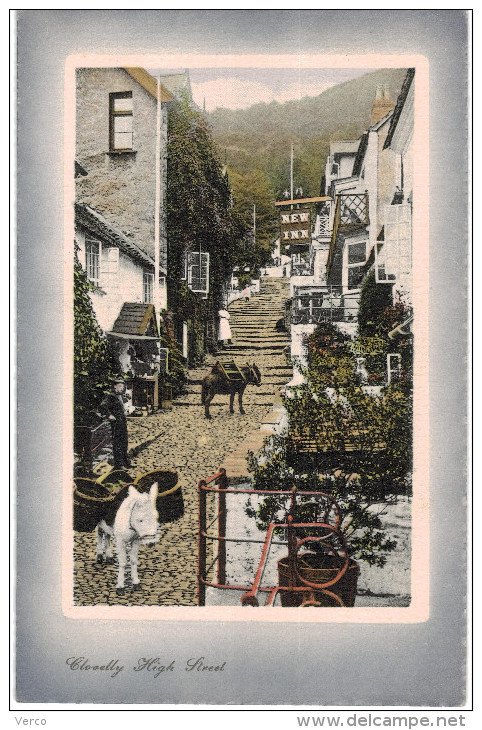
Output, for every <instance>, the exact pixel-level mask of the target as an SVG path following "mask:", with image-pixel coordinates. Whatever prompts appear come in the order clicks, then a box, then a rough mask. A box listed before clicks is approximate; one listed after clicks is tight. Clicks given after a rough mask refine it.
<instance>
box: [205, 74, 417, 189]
mask: <svg viewBox="0 0 482 730" xmlns="http://www.w3.org/2000/svg"><path fill="white" fill-rule="evenodd" d="M404 76H405V69H382V70H380V71H375V72H373V73H368V74H365V75H364V76H360V77H358V78H356V79H353V80H351V81H347V82H345V83H343V84H338V85H337V86H333V87H331V88H330V89H327V90H326V91H324V92H323V93H322V94H319V95H318V96H315V97H308V96H307V97H303V98H302V99H300V100H297V101H288V102H285V103H284V104H279V103H278V102H271V103H269V104H266V103H261V104H255V105H253V106H251V107H249V108H248V109H239V110H230V109H219V108H218V109H216V110H215V111H213V112H211V113H210V114H208V115H207V118H208V121H209V123H210V125H211V127H212V129H213V134H214V139H215V141H216V143H217V145H218V147H219V149H220V150H222V151H223V152H224V156H225V159H226V161H227V165H228V169H229V172H230V176H231V174H232V173H233V172H234V173H237V174H238V175H243V176H247V177H248V178H249V176H250V175H251V174H252V173H253V171H254V170H257V171H259V172H260V173H262V174H263V175H265V176H266V177H267V179H268V181H269V185H270V188H271V193H272V198H273V200H274V199H276V198H279V197H280V196H281V194H282V192H283V191H284V190H285V189H286V188H287V187H289V179H290V146H291V143H292V142H293V143H294V145H295V155H294V184H295V187H299V186H300V187H302V189H303V194H304V195H307V196H315V195H319V192H320V182H321V177H322V174H323V168H324V165H325V161H326V157H327V154H328V150H329V142H330V140H335V139H357V138H358V137H359V136H360V135H361V134H362V133H363V132H364V131H365V130H366V129H367V127H368V126H369V124H370V110H371V106H372V103H373V99H374V97H375V93H376V88H377V86H378V85H379V84H387V85H388V86H389V87H390V93H391V97H392V99H393V101H394V102H395V101H396V98H397V96H398V93H399V91H400V88H401V85H402V82H403V79H404Z"/></svg>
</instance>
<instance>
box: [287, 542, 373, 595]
mask: <svg viewBox="0 0 482 730" xmlns="http://www.w3.org/2000/svg"><path fill="white" fill-rule="evenodd" d="M319 561H320V557H319V556H318V555H317V554H316V553H302V554H301V555H299V556H298V564H297V565H298V572H299V574H300V575H301V576H302V577H303V578H305V579H306V580H309V581H310V582H311V583H327V582H328V581H331V580H333V579H334V578H335V577H336V576H337V574H338V573H339V571H340V570H341V568H342V566H343V561H342V560H341V559H340V558H338V557H336V556H334V555H324V556H323V565H322V567H319V565H320V563H319ZM359 572H360V569H359V567H358V565H357V563H355V561H354V560H352V559H351V558H350V560H349V563H348V568H347V571H346V573H344V575H342V576H341V578H340V580H338V581H337V582H336V583H333V584H332V585H331V586H327V588H326V590H327V591H331V593H334V594H335V595H337V596H339V597H340V598H341V600H342V601H343V605H344V606H350V607H353V606H354V605H355V597H356V587H357V582H358V574H359ZM278 578H279V585H280V586H288V585H289V578H290V567H289V561H288V557H285V558H281V560H279V561H278ZM303 585H305V584H304V583H302V581H301V580H300V579H299V578H298V577H297V576H296V586H303ZM306 588H309V586H306ZM313 591H314V594H315V599H316V601H318V602H319V603H320V604H321V605H322V606H326V607H328V606H330V607H335V606H338V607H339V606H340V604H339V603H338V601H336V600H335V599H334V598H332V596H329V595H328V594H327V593H323V591H316V590H315V589H313ZM279 595H280V599H281V605H282V606H285V607H289V606H300V605H301V604H302V602H303V599H304V598H306V597H307V595H308V594H307V593H304V592H302V591H292V592H291V593H290V592H289V591H280V592H279Z"/></svg>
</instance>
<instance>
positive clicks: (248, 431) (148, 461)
mask: <svg viewBox="0 0 482 730" xmlns="http://www.w3.org/2000/svg"><path fill="white" fill-rule="evenodd" d="M283 284H284V286H283V285H282V286H281V287H280V285H279V284H278V282H277V281H276V280H272V281H270V280H267V281H266V282H265V283H264V286H265V287H266V289H269V292H268V293H267V294H266V295H264V294H261V295H258V296H255V297H253V298H252V299H251V300H250V301H249V302H244V301H241V300H237V301H236V302H233V303H232V304H231V305H230V312H231V313H232V316H231V325H232V329H233V342H234V344H233V346H232V348H230V349H229V350H226V351H223V353H222V359H226V360H227V359H232V358H234V359H236V360H237V361H238V362H239V364H243V362H245V361H246V360H249V361H250V362H253V361H254V362H256V364H257V365H258V367H259V369H260V371H261V375H262V385H261V388H254V387H252V386H248V387H247V388H246V391H245V393H244V396H243V406H244V408H245V410H246V414H245V415H244V416H242V415H241V414H240V413H239V411H236V412H235V413H234V414H230V413H229V398H228V396H216V397H215V399H214V401H213V403H212V404H211V414H212V416H213V418H212V420H211V421H207V420H206V419H205V418H204V408H203V406H202V405H201V381H202V378H203V377H204V375H206V374H207V373H208V372H209V370H210V367H211V366H212V364H213V363H214V362H215V358H213V357H209V358H208V361H207V364H206V365H205V366H204V367H201V368H196V369H193V370H191V371H190V372H189V382H188V389H187V392H186V393H184V394H183V395H182V396H181V397H180V398H179V399H177V400H176V401H175V402H174V404H173V406H174V407H173V408H172V409H169V410H161V411H157V412H156V413H153V414H152V415H150V416H147V417H145V418H137V419H129V423H128V429H129V444H130V446H131V449H137V450H138V451H137V453H135V452H134V453H133V452H132V451H131V453H133V455H132V457H131V458H132V463H133V468H132V470H131V473H132V474H135V475H136V476H137V475H139V474H142V473H146V472H148V471H152V470H154V469H172V470H176V471H178V476H179V481H180V484H181V488H182V494H183V499H184V509H185V514H184V516H183V517H182V518H181V519H179V520H177V521H176V522H172V523H168V524H166V525H162V528H161V529H162V533H161V534H162V536H161V541H160V542H159V543H158V544H157V545H155V546H154V547H153V548H150V549H148V548H144V547H141V549H140V551H139V575H140V578H141V582H144V591H143V592H142V593H140V592H139V593H138V592H128V593H126V595H125V596H121V597H119V596H117V595H116V593H115V581H116V568H115V566H97V564H96V563H95V543H96V540H95V533H81V534H80V533H76V535H75V538H74V553H75V566H74V567H75V582H74V600H75V603H76V605H82V606H89V605H134V606H135V605H149V606H156V605H166V606H167V605H184V606H195V605H196V602H197V598H196V589H197V586H196V575H197V525H198V492H197V483H198V481H199V480H200V479H201V478H206V477H208V476H210V475H211V474H214V473H216V472H217V471H218V468H219V465H220V464H223V463H224V464H225V465H226V468H227V473H228V477H231V478H232V477H235V476H237V477H238V479H239V478H242V477H243V475H245V474H246V452H247V450H248V449H250V450H256V448H260V447H261V445H262V443H263V441H264V438H265V437H266V436H267V435H269V434H268V433H267V432H266V431H263V432H258V433H257V435H256V436H254V433H255V430H256V429H259V428H260V426H261V425H262V423H263V419H264V418H266V417H267V414H268V413H269V411H270V409H271V407H272V406H273V404H274V403H279V385H280V383H281V384H283V383H285V382H288V381H289V380H290V379H291V375H292V372H291V369H290V368H288V367H287V364H286V358H285V356H284V353H283V349H284V347H286V345H287V344H288V336H287V334H286V333H278V332H275V330H274V327H275V325H276V322H278V320H279V319H280V318H281V317H282V316H283V313H284V301H285V299H286V298H287V296H289V287H288V285H287V282H283ZM248 327H249V328H250V330H249V334H248ZM252 328H255V330H256V332H257V334H259V337H256V338H254V337H253V336H252V332H253V329H252ZM273 333H274V334H275V335H276V336H275V337H274V338H271V337H270V336H269V335H271V334H273ZM236 342H241V343H243V345H242V347H243V349H238V350H237V349H236V347H235V343H236ZM282 343H284V344H282ZM244 348H246V349H244ZM220 359H221V357H220ZM273 369H275V370H276V372H274V371H273ZM236 407H237V403H236V401H235V409H236ZM269 423H271V421H269ZM148 442H150V443H148ZM144 444H147V445H144ZM140 447H141V448H140ZM237 450H240V451H241V452H242V455H241V456H240V458H238V457H235V458H232V456H230V455H233V452H236V451H237ZM230 472H231V473H230ZM210 511H211V514H212V515H214V500H210ZM208 563H209V557H208Z"/></svg>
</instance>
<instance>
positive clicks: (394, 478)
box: [248, 323, 412, 566]
mask: <svg viewBox="0 0 482 730" xmlns="http://www.w3.org/2000/svg"><path fill="white" fill-rule="evenodd" d="M347 339H348V338H346V336H345V335H343V334H342V333H340V332H339V331H338V330H336V328H335V327H334V326H333V325H331V324H328V323H324V324H321V325H319V327H318V328H317V329H316V330H315V332H314V333H313V334H312V335H311V336H310V337H308V338H307V346H308V367H307V368H306V370H305V371H304V375H305V382H304V383H303V384H301V385H300V386H298V387H296V388H293V389H292V390H291V392H290V394H289V397H285V398H284V401H283V402H284V405H285V408H286V410H287V414H288V424H289V425H288V432H287V434H286V435H283V436H280V437H276V438H274V439H272V440H271V442H269V443H268V444H267V445H266V446H265V448H264V451H263V452H262V453H261V455H260V456H259V457H258V458H254V457H253V456H252V457H251V464H250V465H251V470H252V471H253V482H254V487H255V488H256V489H264V490H270V491H271V490H280V489H286V490H290V489H292V488H293V487H295V488H296V489H297V490H308V491H309V490H313V491H322V492H327V493H329V494H330V495H331V497H333V498H334V499H335V500H336V501H337V503H338V505H339V508H340V514H341V517H342V532H343V534H344V536H345V538H346V540H347V544H348V550H349V553H350V555H351V556H352V557H354V558H357V559H359V560H364V561H366V562H368V563H369V564H371V565H379V566H382V565H384V563H385V561H386V554H387V553H388V552H390V550H393V549H394V547H395V543H394V541H393V540H391V539H390V538H389V537H388V536H387V534H386V533H385V532H384V530H383V527H382V521H381V519H380V515H381V514H382V513H383V508H384V505H386V504H387V503H389V502H394V501H396V499H397V498H398V496H399V495H407V494H410V490H411V467H412V399H411V392H410V389H409V388H406V387H405V384H404V383H400V382H392V383H391V384H390V385H389V386H385V387H383V388H381V389H380V393H379V395H378V396H375V395H373V394H372V393H370V392H367V390H366V389H365V388H364V387H363V385H362V383H361V380H360V375H359V374H358V373H357V372H356V370H355V358H354V356H353V355H352V354H351V352H350V348H349V347H348V341H347ZM287 509H288V503H287V500H286V499H285V498H283V497H279V496H277V495H276V496H275V495H273V497H267V498H266V499H265V500H263V502H262V504H261V505H260V506H259V508H258V509H257V510H253V509H252V508H250V507H248V514H250V515H251V516H253V517H255V518H256V520H257V524H258V527H260V528H266V527H267V525H268V524H269V522H271V521H272V520H273V519H275V518H276V519H277V520H282V519H283V517H284V519H285V518H286V511H287ZM310 510H311V514H312V515H313V516H312V518H311V520H310V519H308V518H309V515H310ZM273 515H274V517H273ZM295 517H296V519H297V520H298V521H303V522H307V521H317V519H316V518H317V517H318V521H320V520H319V514H317V513H316V511H315V512H313V502H312V501H311V500H310V499H309V498H305V500H304V501H302V503H301V505H300V507H299V508H298V513H297V515H295ZM303 536H304V535H303Z"/></svg>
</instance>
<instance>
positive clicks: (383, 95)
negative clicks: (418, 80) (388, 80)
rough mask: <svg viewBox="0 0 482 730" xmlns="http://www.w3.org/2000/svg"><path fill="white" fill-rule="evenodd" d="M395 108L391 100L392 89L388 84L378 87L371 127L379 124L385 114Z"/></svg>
mask: <svg viewBox="0 0 482 730" xmlns="http://www.w3.org/2000/svg"><path fill="white" fill-rule="evenodd" d="M394 106H395V105H394V103H393V101H392V100H391V99H390V87H389V86H388V85H387V84H380V85H379V86H377V93H376V96H375V99H374V101H373V105H372V111H371V114H370V126H371V125H373V124H376V123H377V122H379V121H380V119H382V118H383V117H384V116H385V114H388V112H390V111H392V109H393V108H394Z"/></svg>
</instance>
